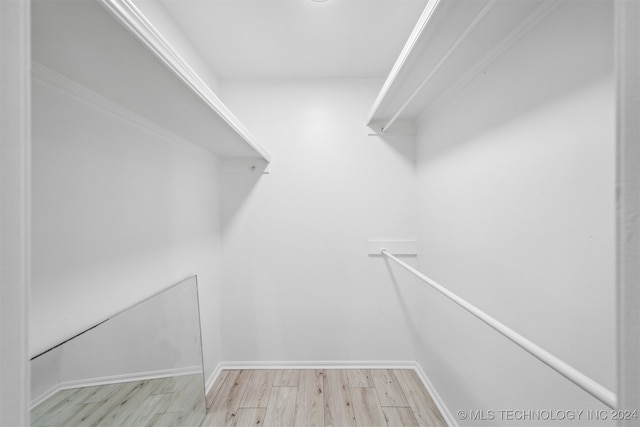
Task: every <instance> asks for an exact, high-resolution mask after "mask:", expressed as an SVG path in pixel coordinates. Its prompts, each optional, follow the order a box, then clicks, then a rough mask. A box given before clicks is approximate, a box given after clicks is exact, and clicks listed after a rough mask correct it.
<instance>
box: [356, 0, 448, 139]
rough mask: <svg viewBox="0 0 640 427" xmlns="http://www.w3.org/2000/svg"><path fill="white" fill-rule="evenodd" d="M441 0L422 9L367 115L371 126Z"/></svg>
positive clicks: (432, 1) (368, 123)
mask: <svg viewBox="0 0 640 427" xmlns="http://www.w3.org/2000/svg"><path fill="white" fill-rule="evenodd" d="M440 1H441V0H429V2H428V3H427V5H426V6H425V8H424V10H423V11H422V14H421V15H420V18H418V22H417V23H416V26H415V27H414V28H413V30H412V31H411V35H409V39H408V40H407V42H406V43H405V45H404V47H403V48H402V51H401V52H400V56H398V59H397V60H396V62H395V64H393V68H392V69H391V72H390V73H389V75H388V76H387V79H386V80H385V82H384V85H383V86H382V89H381V90H380V93H379V94H378V96H377V97H376V100H375V101H374V102H373V106H372V107H371V110H370V111H369V115H368V116H367V126H371V124H372V121H373V118H374V117H375V115H376V113H377V112H378V109H379V108H380V105H381V104H382V102H383V101H384V99H385V98H386V97H387V95H388V94H389V91H390V90H391V86H392V85H393V84H394V83H395V82H396V79H397V78H398V74H400V71H402V69H403V68H404V66H405V63H406V62H407V60H408V59H409V56H411V54H412V53H413V49H414V47H415V45H416V43H418V41H419V40H420V38H421V37H422V33H424V31H425V30H426V28H427V26H428V25H429V22H431V19H432V17H433V14H434V13H435V11H436V9H437V8H438V5H439V4H440Z"/></svg>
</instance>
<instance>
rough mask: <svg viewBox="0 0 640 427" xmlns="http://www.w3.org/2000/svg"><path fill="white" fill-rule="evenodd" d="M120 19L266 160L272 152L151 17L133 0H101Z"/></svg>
mask: <svg viewBox="0 0 640 427" xmlns="http://www.w3.org/2000/svg"><path fill="white" fill-rule="evenodd" d="M98 1H99V3H101V4H102V6H104V7H105V8H106V9H107V10H108V11H109V12H110V13H111V14H112V15H113V16H114V17H115V18H116V19H117V20H118V21H119V22H120V23H122V24H123V25H124V26H125V27H126V28H127V29H128V30H129V31H131V33H133V35H134V36H136V37H137V38H138V39H139V40H140V41H141V42H142V43H144V44H145V45H146V46H147V47H148V48H149V49H150V50H151V51H152V52H153V53H154V54H155V55H156V56H157V57H158V58H159V59H160V60H162V62H164V63H165V64H166V65H167V66H168V67H169V69H170V70H171V71H173V72H174V73H175V74H176V75H177V76H178V77H179V78H180V79H181V80H182V81H183V82H184V83H185V84H186V85H187V86H188V87H189V88H190V89H191V90H192V91H193V92H194V93H195V94H196V95H198V96H199V97H200V98H201V99H202V100H203V101H204V102H205V103H206V104H207V105H208V106H209V107H210V108H211V109H212V110H213V111H215V112H216V114H218V115H219V116H220V117H221V118H222V119H223V120H224V121H225V122H226V123H227V124H228V125H229V127H230V128H231V129H233V130H234V131H235V132H236V133H237V134H238V135H239V136H240V137H241V138H242V139H244V140H245V141H246V142H247V144H249V145H250V146H251V147H252V148H253V149H254V150H255V151H256V152H257V153H258V154H259V155H260V156H261V157H262V158H263V159H264V160H266V161H267V162H270V161H271V156H270V155H269V153H268V152H267V151H265V150H264V148H262V147H261V146H260V145H259V144H258V143H257V142H256V139H255V137H254V136H253V135H252V134H251V133H250V132H249V131H248V130H247V128H245V127H244V125H243V124H242V123H241V122H240V121H239V120H238V119H237V118H236V117H235V116H234V115H233V113H231V111H230V110H229V109H228V108H227V107H226V106H225V105H224V104H223V103H222V101H221V100H220V98H218V97H217V96H216V94H215V93H214V92H213V91H212V90H211V88H209V86H208V85H207V84H206V83H205V82H204V81H203V80H202V79H201V78H200V76H199V75H198V74H197V73H196V72H195V71H194V70H193V69H192V68H191V67H190V66H189V64H187V62H186V61H185V60H184V59H183V58H182V57H181V56H180V54H179V53H178V52H177V51H176V50H175V49H174V48H173V47H172V46H171V44H170V43H169V42H168V41H167V40H166V39H165V38H164V37H163V36H162V34H161V33H160V32H159V31H158V30H157V29H156V28H155V27H154V26H153V24H152V23H151V21H149V19H147V17H146V16H144V14H142V12H141V11H140V10H139V9H138V8H137V7H136V6H135V4H134V3H133V2H132V1H131V0H98Z"/></svg>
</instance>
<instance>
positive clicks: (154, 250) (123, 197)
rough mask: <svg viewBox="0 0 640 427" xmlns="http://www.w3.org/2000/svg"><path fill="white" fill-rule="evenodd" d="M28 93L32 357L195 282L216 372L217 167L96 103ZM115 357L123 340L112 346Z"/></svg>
mask: <svg viewBox="0 0 640 427" xmlns="http://www.w3.org/2000/svg"><path fill="white" fill-rule="evenodd" d="M67 89H68V88H64V87H55V86H51V85H48V84H44V85H43V84H41V83H38V82H36V83H35V84H34V87H33V99H34V102H33V106H34V107H33V193H32V194H33V196H32V197H33V199H32V203H33V223H32V227H33V284H32V289H31V305H30V335H29V338H30V352H31V354H32V355H35V354H37V353H39V352H41V351H43V350H45V349H47V348H49V347H50V346H52V345H55V344H57V343H59V342H60V341H62V340H64V339H67V338H69V337H71V336H73V335H75V334H76V333H78V332H80V331H82V330H84V329H86V328H88V327H91V326H93V325H94V324H96V323H97V322H100V321H102V320H104V319H106V318H108V317H110V316H111V315H113V314H114V313H117V312H120V311H122V310H123V309H125V308H127V307H129V306H131V305H133V304H135V303H137V302H139V301H141V300H143V299H145V298H147V297H149V296H150V295H152V294H155V293H156V292H158V291H160V290H161V289H164V288H166V287H168V286H170V285H172V284H174V283H177V282H179V281H181V280H183V279H185V278H186V277H188V276H190V275H193V274H197V276H198V284H199V293H200V313H201V321H202V333H203V350H204V360H205V373H206V374H210V373H211V372H213V369H214V368H215V366H216V365H217V364H218V363H219V349H220V277H219V274H220V258H221V254H220V251H221V249H220V227H219V224H220V222H219V221H220V194H219V188H218V167H219V160H218V159H217V158H216V157H215V156H213V155H211V154H209V153H207V152H205V151H203V150H202V149H199V148H197V147H196V146H191V145H189V144H187V143H185V142H184V141H182V142H181V143H180V144H178V143H176V142H174V141H172V140H171V138H170V137H169V136H167V135H162V134H161V133H159V132H158V131H157V129H156V130H151V129H149V128H146V127H145V126H144V123H143V124H141V122H139V121H136V120H135V118H133V119H132V118H131V117H126V114H125V115H124V116H123V115H122V112H119V113H115V114H114V113H113V111H112V110H109V111H111V112H107V110H105V109H103V108H102V107H101V106H100V105H101V104H100V103H96V102H95V101H96V99H97V98H95V99H94V98H91V97H89V98H83V96H82V95H78V94H77V93H76V95H71V94H70V92H69V91H67ZM113 338H114V340H113V346H114V351H115V352H117V351H118V346H119V345H123V343H124V342H125V340H124V339H123V340H121V339H120V337H115V336H114V337H113Z"/></svg>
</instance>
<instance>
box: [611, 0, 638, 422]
mask: <svg viewBox="0 0 640 427" xmlns="http://www.w3.org/2000/svg"><path fill="white" fill-rule="evenodd" d="M615 69H616V104H617V105H616V107H617V108H616V109H617V111H616V139H617V141H616V150H617V164H616V184H617V189H616V190H617V192H616V195H617V218H616V245H617V248H616V250H617V254H616V263H617V265H616V282H617V283H616V286H617V316H618V317H617V334H618V337H617V338H618V352H617V353H618V361H617V362H618V390H617V392H618V409H619V410H632V411H633V410H637V409H639V408H638V402H640V264H639V263H638V259H640V215H639V213H640V120H639V118H640V79H639V78H638V77H639V76H640V1H638V0H633V1H629V0H616V2H615ZM618 425H619V426H638V425H639V424H638V421H637V420H626V421H621V422H620V423H619V424H618Z"/></svg>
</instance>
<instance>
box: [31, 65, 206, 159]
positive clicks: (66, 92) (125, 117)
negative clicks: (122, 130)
mask: <svg viewBox="0 0 640 427" xmlns="http://www.w3.org/2000/svg"><path fill="white" fill-rule="evenodd" d="M31 75H32V83H33V84H35V85H38V86H40V87H43V88H46V89H49V90H52V91H54V92H56V93H58V94H60V95H63V96H66V97H69V98H71V99H73V100H75V101H79V102H82V103H83V104H85V105H87V106H89V107H91V108H94V109H97V110H99V111H101V112H103V113H105V114H108V115H110V116H111V117H114V118H116V119H118V120H121V121H123V122H125V123H127V124H128V125H130V126H133V127H135V128H137V129H139V130H142V131H144V132H146V133H148V134H150V135H153V136H154V137H156V138H159V139H162V140H164V141H166V142H169V143H171V144H174V145H177V146H179V147H181V148H185V149H188V150H193V151H194V152H196V153H198V154H199V155H202V154H204V153H206V154H208V155H210V156H213V157H216V158H218V157H217V155H216V154H214V153H212V152H211V151H209V150H207V149H206V148H204V147H202V146H201V145H199V144H196V143H195V142H192V141H189V140H188V139H186V138H184V137H182V136H180V135H178V134H176V133H173V132H171V131H169V130H167V129H165V128H163V127H162V126H160V125H158V124H157V123H156V122H153V121H151V120H148V119H146V118H144V117H142V116H140V115H138V114H136V113H134V112H133V111H131V110H129V109H127V108H125V107H123V106H121V105H120V104H118V103H116V102H113V101H111V100H110V99H108V98H105V97H104V96H102V95H100V94H98V93H96V92H94V91H92V90H91V89H89V88H87V87H85V86H83V85H81V84H79V83H77V82H76V81H74V80H72V79H70V78H68V77H65V76H63V75H62V74H59V73H57V72H55V71H53V70H52V69H50V68H48V67H46V66H44V65H42V64H40V63H37V62H35V61H32V64H31Z"/></svg>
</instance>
